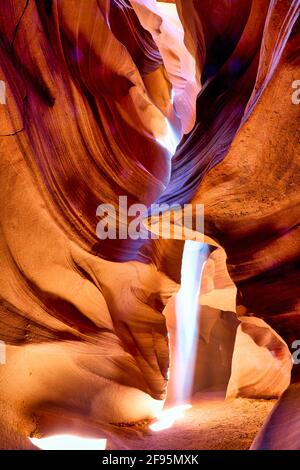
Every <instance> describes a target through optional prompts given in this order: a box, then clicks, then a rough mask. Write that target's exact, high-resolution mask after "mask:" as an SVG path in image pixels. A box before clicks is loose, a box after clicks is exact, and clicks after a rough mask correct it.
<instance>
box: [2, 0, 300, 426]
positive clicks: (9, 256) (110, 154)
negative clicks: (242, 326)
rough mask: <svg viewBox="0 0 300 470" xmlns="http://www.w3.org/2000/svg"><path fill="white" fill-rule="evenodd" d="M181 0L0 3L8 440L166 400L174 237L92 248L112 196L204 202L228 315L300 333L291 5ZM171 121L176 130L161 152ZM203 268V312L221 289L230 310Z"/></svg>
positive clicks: (127, 417) (298, 7) (120, 417)
mask: <svg viewBox="0 0 300 470" xmlns="http://www.w3.org/2000/svg"><path fill="white" fill-rule="evenodd" d="M168 3H174V2H168ZM176 6H177V10H178V13H179V17H180V20H181V23H182V24H180V22H179V21H178V18H176V17H175V16H174V6H172V7H171V9H170V8H168V7H170V5H169V6H168V7H166V6H165V5H164V6H162V5H159V4H158V3H157V4H156V3H155V2H154V1H152V0H132V1H131V2H129V0H97V1H96V0H76V1H75V0H60V1H58V0H43V1H38V0H7V1H6V2H2V5H1V6H0V13H1V14H0V80H2V81H3V82H4V83H5V87H6V100H5V104H0V136H1V146H0V151H1V158H0V168H1V173H0V175H1V185H0V191H1V200H2V201H4V202H3V203H2V204H1V205H0V220H1V230H0V250H1V276H0V295H1V299H0V326H1V336H0V339H1V340H3V341H5V342H6V344H7V364H6V365H5V366H0V367H2V368H3V375H2V381H1V385H0V396H1V398H2V400H7V408H8V409H9V410H11V411H9V413H8V414H9V416H11V415H12V416H13V417H16V416H18V417H21V420H20V423H19V424H16V432H19V433H23V434H27V435H28V434H29V433H32V432H34V431H37V430H38V431H40V432H41V431H43V430H45V429H46V430H48V429H49V426H50V423H51V426H54V427H55V426H56V425H57V421H59V422H61V421H62V420H63V421H64V423H65V424H64V425H65V426H66V428H68V426H70V427H72V426H73V424H74V419H76V420H77V419H78V420H79V422H80V423H81V424H80V425H82V426H83V425H87V423H88V425H93V426H94V425H96V426H99V424H101V429H103V432H104V431H105V429H106V424H107V423H111V422H118V421H132V420H138V419H144V418H145V417H149V416H153V414H155V410H156V409H157V408H158V407H160V406H162V400H163V399H164V398H165V396H166V385H167V372H168V365H169V347H168V336H167V328H166V322H165V318H164V316H163V314H162V312H163V309H164V307H165V305H166V304H167V301H168V300H169V299H170V297H171V296H172V295H173V294H174V293H175V292H176V291H177V289H178V287H179V282H180V264H181V256H182V249H183V242H182V241H172V240H167V241H166V240H154V241H153V240H152V241H146V242H145V241H143V240H131V239H117V240H101V241H99V239H98V238H97V234H96V226H97V222H98V219H97V216H96V210H97V207H98V205H99V204H101V203H105V204H112V205H113V206H114V207H116V208H117V206H118V198H119V196H124V195H126V196H127V197H128V204H132V203H143V204H146V205H147V206H149V205H150V204H151V203H152V202H155V201H159V202H175V203H181V204H182V203H188V202H192V201H193V202H201V203H204V204H205V236H206V237H207V238H206V241H208V242H211V243H212V244H214V245H217V246H222V247H223V248H224V250H225V252H226V255H227V266H228V271H229V274H230V277H231V279H232V281H233V282H234V284H235V286H236V288H237V292H238V296H237V304H238V308H237V312H238V313H239V314H242V315H247V314H251V315H253V314H254V315H255V316H259V317H262V318H264V320H265V321H267V322H268V323H269V324H270V325H271V326H272V327H273V328H274V330H275V331H276V332H277V333H279V334H280V335H281V336H282V338H283V339H284V340H285V341H286V343H287V345H288V346H289V347H290V346H291V342H292V341H293V340H294V339H295V338H296V339H298V336H297V335H298V331H299V321H298V310H297V309H298V304H297V302H296V299H297V297H299V296H298V293H299V282H298V280H299V278H298V274H297V271H296V263H297V259H298V258H297V256H298V253H299V244H298V241H299V238H298V236H297V235H298V232H297V224H298V220H299V209H298V208H299V200H298V195H297V188H298V182H299V181H298V179H299V168H298V162H297V155H298V153H299V134H298V128H299V107H297V106H295V105H293V104H292V102H291V84H292V82H293V80H296V79H298V78H299V77H298V75H299V74H300V70H299V43H300V40H299V31H297V28H294V31H293V34H292V35H291V32H292V30H293V27H294V25H295V23H296V20H297V18H298V17H299V11H300V2H299V1H298V0H293V1H288V0H272V1H268V0H252V1H251V0H242V1H239V2H238V7H237V2H236V1H234V0H230V1H220V2H213V1H208V0H193V1H192V0H184V1H183V0H176ZM171 12H172V13H171ZM171 23H172V27H171V26H170V24H171ZM200 83H201V87H202V88H201V91H200V93H199V95H198V98H197V103H196V104H194V100H195V98H196V94H197V92H198V91H199V90H200ZM171 88H173V91H174V94H172V93H171ZM194 120H196V124H195V126H194V127H193V123H194ZM170 127H171V128H172V130H173V132H174V134H176V137H177V138H178V139H179V138H180V137H182V135H183V134H184V133H185V135H184V137H183V138H182V140H181V143H180V145H179V147H178V150H177V152H176V155H175V156H174V158H173V159H172V160H171V158H170V153H169V151H168V150H167V149H166V148H165V146H166V144H165V141H164V139H166V138H167V137H168V132H169V129H170ZM192 127H193V129H192ZM191 129H192V130H191ZM159 142H160V143H159ZM117 218H118V222H120V224H121V227H123V226H124V225H126V223H125V222H124V220H123V218H122V214H119V213H118V212H117ZM215 253H220V251H216V252H215ZM214 256H215V257H216V260H214V265H213V266H214V269H215V267H217V266H218V262H217V257H218V254H215V255H214V254H212V255H211V260H213V259H214ZM211 268H212V266H211ZM207 269H208V274H207V276H206V277H205V280H206V282H207V285H206V287H203V288H204V289H206V290H205V291H204V292H202V301H203V298H204V297H205V296H206V297H205V299H206V300H204V302H206V303H205V304H204V305H206V306H208V308H212V307H215V308H216V309H219V310H224V308H225V307H224V295H223V294H224V292H223V294H222V296H220V295H218V292H217V291H218V290H225V289H230V295H229V296H228V298H227V297H226V299H225V300H226V302H225V304H226V305H228V303H227V300H230V301H231V307H230V310H234V308H233V307H234V305H232V304H234V302H232V298H233V297H231V296H232V295H233V294H234V292H235V287H234V286H233V285H232V284H231V282H228V277H227V280H226V282H225V283H224V282H223V281H224V280H225V277H223V274H224V272H223V271H219V270H218V269H216V270H215V272H214V273H213V274H211V275H209V266H208V267H207ZM220 272H222V273H223V274H222V275H221V276H220V275H219V274H220ZM209 281H211V285H210V286H209ZM226 292H228V291H226ZM219 294H220V293H219ZM208 324H210V322H209V321H208ZM235 326H236V325H235ZM209 331H211V330H209ZM233 332H234V327H233ZM252 333H253V332H252ZM229 336H230V337H231V339H232V335H231V332H230V335H229ZM208 337H209V335H208ZM219 340H220V338H219V337H218V335H217V340H216V341H219ZM259 342H260V340H259V341H258V343H259ZM231 343H232V341H231V342H230V344H231ZM263 345H264V346H265V343H263ZM298 378H299V376H298ZM20 389H22V394H20V393H19V391H20ZM133 400H135V406H134V407H133V406H132V401H133ZM33 417H35V418H33ZM12 422H15V421H14V420H12ZM16 422H17V420H16ZM55 423H56V424H55Z"/></svg>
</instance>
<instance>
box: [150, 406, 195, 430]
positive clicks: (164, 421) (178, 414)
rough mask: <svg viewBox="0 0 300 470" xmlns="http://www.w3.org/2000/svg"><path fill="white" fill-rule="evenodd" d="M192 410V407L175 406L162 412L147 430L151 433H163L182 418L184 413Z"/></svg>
mask: <svg viewBox="0 0 300 470" xmlns="http://www.w3.org/2000/svg"><path fill="white" fill-rule="evenodd" d="M190 408H192V405H180V406H175V407H174V408H169V409H167V410H162V411H161V412H160V413H159V415H158V416H157V421H155V422H154V423H153V424H150V426H149V428H150V429H151V431H155V432H157V431H163V430H164V429H168V428H170V427H172V426H173V424H174V423H175V421H177V420H178V419H180V418H182V417H183V415H184V412H185V411H186V410H188V409H190Z"/></svg>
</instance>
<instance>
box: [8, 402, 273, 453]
mask: <svg viewBox="0 0 300 470" xmlns="http://www.w3.org/2000/svg"><path fill="white" fill-rule="evenodd" d="M275 403H276V400H262V399H261V400H255V399H245V398H239V399H235V400H230V401H224V400H223V398H222V396H221V395H220V394H212V393H210V394H206V395H204V394H203V395H200V394H198V395H197V398H196V399H195V400H194V401H193V407H192V408H191V409H189V410H187V411H186V412H185V414H184V416H183V418H181V419H180V420H178V421H176V422H175V424H174V425H173V426H172V427H171V428H169V429H166V430H164V431H160V432H155V431H151V430H150V429H149V425H148V423H141V424H139V425H134V426H127V425H125V424H123V425H120V426H118V427H114V428H113V429H112V433H111V436H110V437H108V439H107V449H129V450H130V449H140V450H142V449H146V450H151V449H157V450H163V449H169V450H172V449H180V450H184V449H187V450H189V449H197V450H213V449H216V450H230V449H233V450H234V449H240V450H246V449H249V448H250V446H251V443H252V441H253V440H254V438H255V436H256V434H257V433H258V431H259V430H260V429H261V427H262V425H263V423H264V421H265V419H266V417H267V416H268V414H269V413H270V411H271V410H272V408H273V406H274V405H275ZM2 417H4V416H3V415H2ZM0 424H1V426H0V448H1V449H33V448H34V446H33V445H32V444H31V442H30V441H29V439H27V438H25V437H23V436H20V435H16V434H15V433H14V432H12V431H11V425H12V424H13V423H8V422H6V423H4V422H3V421H2V422H1V423H0ZM101 435H102V434H101V430H99V439H101ZM94 437H96V436H94Z"/></svg>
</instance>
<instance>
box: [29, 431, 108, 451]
mask: <svg viewBox="0 0 300 470" xmlns="http://www.w3.org/2000/svg"><path fill="white" fill-rule="evenodd" d="M29 440H30V441H31V442H32V444H33V445H35V446H36V447H39V448H40V449H42V450H104V449H105V448H106V439H91V438H87V437H84V438H83V437H79V436H72V435H69V434H60V435H56V436H50V437H44V438H41V439H37V438H34V437H32V438H29Z"/></svg>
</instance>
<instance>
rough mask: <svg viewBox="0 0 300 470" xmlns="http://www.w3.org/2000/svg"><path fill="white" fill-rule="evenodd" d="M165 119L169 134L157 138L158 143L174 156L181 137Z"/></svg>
mask: <svg viewBox="0 0 300 470" xmlns="http://www.w3.org/2000/svg"><path fill="white" fill-rule="evenodd" d="M164 119H165V122H166V127H167V132H166V134H165V135H163V136H160V137H156V142H158V143H159V144H160V145H162V147H164V148H166V149H167V150H168V151H169V152H170V154H171V156H173V155H174V153H175V152H176V149H177V146H178V144H179V137H178V135H177V134H176V132H175V131H174V129H173V128H172V126H171V124H170V122H169V120H168V119H167V118H164Z"/></svg>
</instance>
